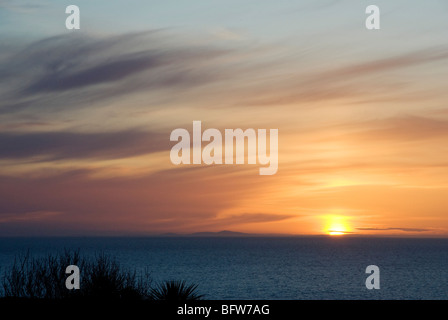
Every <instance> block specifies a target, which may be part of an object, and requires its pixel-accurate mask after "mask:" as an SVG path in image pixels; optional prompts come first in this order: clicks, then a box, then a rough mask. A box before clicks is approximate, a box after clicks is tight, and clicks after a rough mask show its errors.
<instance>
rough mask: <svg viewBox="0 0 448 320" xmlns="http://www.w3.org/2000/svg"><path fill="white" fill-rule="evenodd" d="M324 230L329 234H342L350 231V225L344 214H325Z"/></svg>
mask: <svg viewBox="0 0 448 320" xmlns="http://www.w3.org/2000/svg"><path fill="white" fill-rule="evenodd" d="M324 219H325V230H324V232H325V233H326V234H328V235H330V236H342V235H345V234H347V233H349V232H350V226H349V224H348V222H347V218H346V217H344V216H335V215H329V216H325V217H324Z"/></svg>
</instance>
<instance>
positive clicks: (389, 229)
mask: <svg viewBox="0 0 448 320" xmlns="http://www.w3.org/2000/svg"><path fill="white" fill-rule="evenodd" d="M356 230H360V231H404V232H426V231H431V229H423V228H370V227H365V228H361V227H360V228H356Z"/></svg>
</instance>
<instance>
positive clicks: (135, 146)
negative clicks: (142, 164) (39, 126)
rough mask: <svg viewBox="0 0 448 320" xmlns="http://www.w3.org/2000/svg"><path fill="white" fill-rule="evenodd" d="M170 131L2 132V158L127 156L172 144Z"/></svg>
mask: <svg viewBox="0 0 448 320" xmlns="http://www.w3.org/2000/svg"><path fill="white" fill-rule="evenodd" d="M167 136H168V135H166V134H163V133H150V132H143V131H132V130H128V131H118V132H104V133H75V132H28V133H5V132H0V145H1V146H2V148H0V159H1V158H3V159H14V158H27V157H35V156H42V157H44V158H45V160H56V159H78V158H101V159H114V158H122V157H123V158H125V157H131V156H136V155H142V154H146V153H152V152H157V151H162V150H167V149H169V148H170V144H169V141H168V140H167Z"/></svg>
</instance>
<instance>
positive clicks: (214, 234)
mask: <svg viewBox="0 0 448 320" xmlns="http://www.w3.org/2000/svg"><path fill="white" fill-rule="evenodd" d="M153 236H156V237H191V238H194V237H197V238H200V237H204V238H206V237H210V238H211V237H216V238H219V237H221V238H232V237H248V238H249V237H331V238H353V237H355V238H358V237H361V238H444V239H446V238H445V237H430V236H427V235H426V236H415V235H404V234H402V235H365V234H356V233H349V234H345V235H343V236H331V235H328V234H315V235H311V234H287V233H245V232H237V231H230V230H222V231H215V232H213V231H205V232H193V233H174V232H168V233H161V234H157V235H153Z"/></svg>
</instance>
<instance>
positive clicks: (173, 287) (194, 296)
mask: <svg viewBox="0 0 448 320" xmlns="http://www.w3.org/2000/svg"><path fill="white" fill-rule="evenodd" d="M197 287H198V285H197V284H190V285H187V283H186V282H185V281H180V280H176V281H164V282H161V283H159V284H157V285H156V287H154V288H152V289H151V291H150V297H151V298H152V299H153V300H163V301H187V300H200V299H201V298H203V297H204V295H201V294H199V293H198V292H197Z"/></svg>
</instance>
